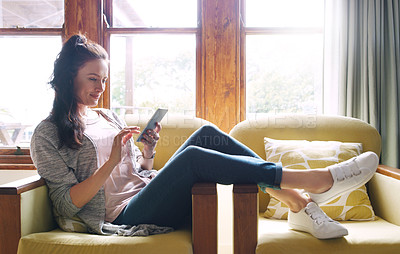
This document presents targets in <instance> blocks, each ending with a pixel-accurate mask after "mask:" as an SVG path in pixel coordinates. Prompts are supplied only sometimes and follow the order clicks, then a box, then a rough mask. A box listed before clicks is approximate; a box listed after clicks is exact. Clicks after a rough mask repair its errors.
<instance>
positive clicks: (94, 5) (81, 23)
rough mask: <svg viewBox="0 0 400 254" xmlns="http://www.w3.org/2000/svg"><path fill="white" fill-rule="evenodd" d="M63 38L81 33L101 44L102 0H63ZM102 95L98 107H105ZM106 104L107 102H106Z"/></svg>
mask: <svg viewBox="0 0 400 254" xmlns="http://www.w3.org/2000/svg"><path fill="white" fill-rule="evenodd" d="M64 4H65V5H64V7H65V17H68V18H65V23H64V32H63V39H64V40H67V39H68V38H69V37H71V36H72V35H74V34H77V33H82V34H84V35H86V37H87V38H89V39H90V40H92V41H94V42H97V43H99V44H100V45H103V22H104V18H103V0H65V2H64ZM103 97H104V95H103V96H102V98H100V100H99V104H98V107H105V106H106V105H104V98H103ZM106 104H107V103H106Z"/></svg>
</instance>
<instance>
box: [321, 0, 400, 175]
mask: <svg viewBox="0 0 400 254" xmlns="http://www.w3.org/2000/svg"><path fill="white" fill-rule="evenodd" d="M325 3H326V5H325V6H326V7H325V8H326V22H325V24H326V29H325V31H326V32H325V55H324V59H325V63H324V113H326V114H340V115H345V116H351V117H355V118H359V119H362V120H364V121H366V122H368V123H370V124H371V125H372V126H374V127H375V128H376V129H377V130H378V131H379V133H380V134H381V136H382V154H381V159H382V163H383V164H386V165H389V166H393V167H399V156H400V149H399V148H400V135H399V127H400V46H399V41H400V40H399V37H400V36H399V35H400V24H399V22H400V16H399V11H400V7H399V0H325Z"/></svg>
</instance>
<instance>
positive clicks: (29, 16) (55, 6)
mask: <svg viewBox="0 0 400 254" xmlns="http://www.w3.org/2000/svg"><path fill="white" fill-rule="evenodd" d="M0 9H1V10H0V28H14V27H17V26H18V27H26V28H35V27H36V28H60V27H62V25H63V23H64V1H63V0H33V1H32V0H31V1H23V0H17V1H16V0H0Z"/></svg>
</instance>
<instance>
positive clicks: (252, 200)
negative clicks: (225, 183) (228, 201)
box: [233, 184, 258, 254]
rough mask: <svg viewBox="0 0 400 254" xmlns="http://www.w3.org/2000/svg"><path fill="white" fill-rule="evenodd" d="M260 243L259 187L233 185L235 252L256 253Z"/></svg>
mask: <svg viewBox="0 0 400 254" xmlns="http://www.w3.org/2000/svg"><path fill="white" fill-rule="evenodd" d="M257 241H258V187H257V185H256V184H235V185H233V251H234V253H235V254H248V253H255V249H256V247H257Z"/></svg>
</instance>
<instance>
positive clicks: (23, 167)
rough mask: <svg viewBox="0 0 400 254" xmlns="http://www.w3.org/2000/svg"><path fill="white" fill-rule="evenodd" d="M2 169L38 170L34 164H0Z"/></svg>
mask: <svg viewBox="0 0 400 254" xmlns="http://www.w3.org/2000/svg"><path fill="white" fill-rule="evenodd" d="M0 169H8V170H10V169H11V170H36V167H35V165H33V164H3V163H2V164H0Z"/></svg>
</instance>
